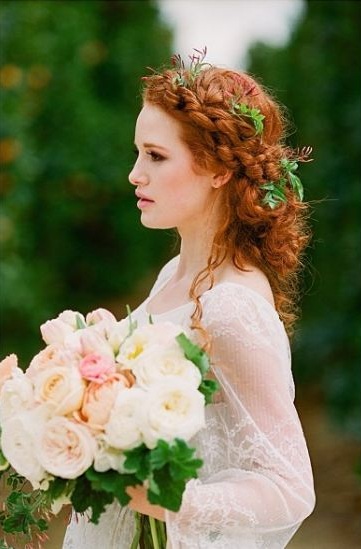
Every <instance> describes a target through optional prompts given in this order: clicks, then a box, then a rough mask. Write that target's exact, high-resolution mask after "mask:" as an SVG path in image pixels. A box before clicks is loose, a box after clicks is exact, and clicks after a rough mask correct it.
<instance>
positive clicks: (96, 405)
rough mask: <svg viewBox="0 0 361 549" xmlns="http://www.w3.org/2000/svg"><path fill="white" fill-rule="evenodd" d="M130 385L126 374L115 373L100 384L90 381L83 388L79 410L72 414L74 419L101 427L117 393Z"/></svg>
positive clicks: (89, 425) (106, 419)
mask: <svg viewBox="0 0 361 549" xmlns="http://www.w3.org/2000/svg"><path fill="white" fill-rule="evenodd" d="M131 385H132V383H131V379H130V378H129V377H128V376H125V375H123V374H117V373H116V374H114V375H112V376H111V377H108V379H107V380H106V381H104V382H103V383H102V384H99V383H97V382H96V381H92V382H91V383H89V385H88V387H87V388H86V390H85V393H84V398H83V405H82V408H81V410H80V412H75V414H74V417H75V419H77V420H78V421H80V422H81V423H86V424H87V425H88V427H90V428H92V429H103V428H104V425H105V424H106V423H107V422H108V420H109V416H110V412H111V409H112V408H113V405H114V402H115V399H116V397H117V394H118V393H119V391H122V390H123V389H127V388H129V387H130V386H131Z"/></svg>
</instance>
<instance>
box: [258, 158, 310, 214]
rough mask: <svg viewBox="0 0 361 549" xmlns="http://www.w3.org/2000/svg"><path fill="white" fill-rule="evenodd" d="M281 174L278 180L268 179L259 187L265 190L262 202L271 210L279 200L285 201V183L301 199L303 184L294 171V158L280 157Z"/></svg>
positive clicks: (295, 166) (296, 166)
mask: <svg viewBox="0 0 361 549" xmlns="http://www.w3.org/2000/svg"><path fill="white" fill-rule="evenodd" d="M280 164H281V168H282V172H283V173H282V176H281V177H280V179H279V180H278V181H269V182H267V183H265V184H264V185H261V189H263V190H265V191H267V192H266V195H265V197H264V198H263V199H262V204H264V205H266V206H269V207H270V208H271V209H272V210H273V209H274V208H276V207H277V206H278V205H279V204H280V203H281V202H287V197H286V193H285V188H286V186H287V184H289V185H290V186H291V189H292V190H293V191H294V192H295V193H296V195H297V197H298V199H299V200H300V201H301V202H302V200H303V194H304V193H303V185H302V183H301V180H300V178H299V177H298V176H297V175H296V174H295V173H294V172H295V171H296V170H297V169H298V164H297V162H296V161H295V160H289V159H288V158H282V160H281V162H280Z"/></svg>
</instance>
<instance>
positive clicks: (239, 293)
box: [202, 277, 285, 340]
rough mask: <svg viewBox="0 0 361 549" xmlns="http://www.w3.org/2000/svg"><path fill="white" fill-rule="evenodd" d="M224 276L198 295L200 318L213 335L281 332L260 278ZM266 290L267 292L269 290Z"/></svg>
mask: <svg viewBox="0 0 361 549" xmlns="http://www.w3.org/2000/svg"><path fill="white" fill-rule="evenodd" d="M247 282H248V283H245V279H244V278H242V277H238V278H237V277H235V278H232V277H230V278H227V279H225V280H223V281H221V282H219V283H218V284H216V285H215V286H214V287H213V288H211V289H210V290H208V291H206V292H205V293H204V294H203V296H202V304H203V317H202V319H203V322H204V324H205V327H207V329H209V330H210V331H211V332H212V333H213V334H214V335H216V334H217V333H218V332H219V334H220V335H221V333H223V334H225V333H227V334H229V335H241V334H243V335H247V337H248V338H249V337H250V336H254V337H260V336H261V337H262V338H263V337H265V338H267V339H268V338H270V339H272V340H274V338H275V336H276V335H277V336H281V337H282V339H283V338H284V336H285V330H284V326H283V323H282V322H281V320H280V318H279V316H278V313H277V311H276V309H275V307H274V302H273V296H272V292H271V290H268V289H267V286H266V285H265V286H263V285H262V284H260V281H256V280H253V281H251V280H247ZM269 292H270V294H269Z"/></svg>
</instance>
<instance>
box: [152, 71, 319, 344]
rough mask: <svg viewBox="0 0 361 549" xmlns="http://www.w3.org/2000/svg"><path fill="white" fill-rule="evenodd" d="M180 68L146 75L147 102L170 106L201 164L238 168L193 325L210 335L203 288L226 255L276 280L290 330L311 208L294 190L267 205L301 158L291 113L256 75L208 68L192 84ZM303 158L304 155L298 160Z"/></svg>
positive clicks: (226, 191) (202, 275)
mask: <svg viewBox="0 0 361 549" xmlns="http://www.w3.org/2000/svg"><path fill="white" fill-rule="evenodd" d="M176 80H177V72H176V70H175V69H164V70H163V71H162V72H160V73H159V72H156V73H154V74H152V75H150V76H146V77H144V78H143V81H144V89H143V100H144V102H145V103H148V104H151V105H155V106H158V107H160V108H161V109H163V111H164V112H166V113H167V114H168V115H170V116H172V117H173V118H174V119H176V120H177V121H178V122H179V123H180V127H181V138H182V140H183V141H184V143H185V144H186V145H187V146H188V147H189V149H190V151H191V152H192V155H193V158H194V164H195V169H197V167H199V168H201V169H207V170H210V171H213V172H214V173H222V172H223V173H226V172H227V171H228V172H231V174H232V176H231V178H230V180H229V181H228V183H227V184H225V185H224V187H223V217H222V220H221V224H220V226H219V228H218V231H217V233H216V234H215V237H214V240H213V245H212V248H211V252H210V256H209V258H208V262H207V265H206V266H205V267H204V269H203V270H202V271H201V272H199V273H198V274H197V276H196V277H195V278H194V280H193V283H192V285H191V288H190V297H191V298H192V300H194V302H195V310H194V312H193V315H192V327H193V328H195V329H198V330H200V331H201V332H203V334H204V330H203V328H202V325H201V318H202V305H201V302H200V294H199V291H198V289H199V287H200V285H201V284H202V283H204V282H205V281H208V282H209V287H212V285H213V273H214V270H215V269H216V268H217V267H218V266H219V265H221V263H222V262H223V261H225V259H226V258H229V257H230V258H231V259H232V261H233V264H234V265H235V266H236V267H237V268H238V269H241V270H244V269H245V268H246V265H249V264H251V265H253V266H255V267H258V268H259V269H260V270H262V271H263V272H264V273H265V274H266V276H267V277H268V280H269V282H270V285H271V288H272V291H273V294H274V299H275V306H276V310H277V312H278V314H279V316H280V318H281V320H282V321H283V322H284V324H285V327H286V330H287V331H288V333H289V335H291V334H292V332H293V326H294V322H295V320H296V318H297V304H298V299H299V274H300V271H301V270H302V267H303V265H302V255H303V252H304V249H305V247H306V245H307V244H308V242H309V238H310V231H309V228H308V224H307V218H308V211H309V207H308V205H307V204H305V203H303V202H302V201H300V199H299V197H297V196H296V194H295V193H294V192H293V191H292V189H291V188H286V189H285V195H286V200H285V201H283V202H281V203H280V204H279V205H278V206H277V208H274V209H272V208H270V207H268V206H266V205H265V204H263V203H262V198H263V197H264V190H263V189H262V185H264V184H267V182H270V181H277V180H279V179H280V178H281V177H282V165H281V160H282V159H283V158H289V159H290V158H297V151H292V150H291V149H290V148H289V147H287V146H286V145H285V143H284V139H285V118H284V115H283V111H282V109H281V108H280V106H279V105H278V104H277V102H276V101H275V100H274V99H273V98H272V97H271V96H270V94H269V93H268V92H266V91H265V90H264V89H263V88H262V86H261V85H260V84H259V83H258V82H256V81H255V80H254V78H252V77H251V76H249V75H248V74H245V73H240V72H236V71H232V70H228V69H223V68H218V67H214V66H208V65H207V67H205V68H203V69H202V70H201V71H200V72H199V74H197V75H196V77H195V78H192V79H191V78H190V79H189V81H190V82H191V84H190V85H182V84H179V83H177V81H176ZM230 98H237V100H239V101H241V102H242V103H243V104H245V105H246V106H247V107H249V108H254V109H258V112H260V113H262V115H263V117H264V119H263V131H262V133H261V135H259V134H257V132H255V127H254V125H253V123H252V120H251V119H250V118H249V117H242V116H235V115H234V113H232V112H231V110H230V108H229V104H230ZM299 159H301V160H302V158H300V157H299Z"/></svg>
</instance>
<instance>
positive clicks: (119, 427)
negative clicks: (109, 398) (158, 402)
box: [104, 387, 147, 450]
mask: <svg viewBox="0 0 361 549" xmlns="http://www.w3.org/2000/svg"><path fill="white" fill-rule="evenodd" d="M146 400H147V393H146V392H145V391H142V389H136V388H134V387H133V388H131V389H128V390H125V391H121V392H120V393H118V396H117V398H116V401H115V403H114V407H113V409H112V411H111V413H110V418H109V421H108V423H107V424H106V426H105V436H104V439H105V441H106V442H107V443H108V444H109V445H110V446H113V447H114V448H118V449H120V450H128V449H131V448H135V447H136V446H138V445H139V444H141V443H142V442H143V439H142V434H141V410H142V408H143V407H144V404H145V402H146Z"/></svg>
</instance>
